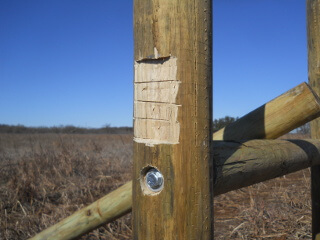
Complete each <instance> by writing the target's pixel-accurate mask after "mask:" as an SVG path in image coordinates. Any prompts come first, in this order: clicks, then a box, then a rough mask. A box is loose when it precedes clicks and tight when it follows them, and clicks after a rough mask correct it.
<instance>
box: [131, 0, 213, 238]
mask: <svg viewBox="0 0 320 240" xmlns="http://www.w3.org/2000/svg"><path fill="white" fill-rule="evenodd" d="M211 2H212V1H210V0H197V1H193V0H192V1H191V0H185V1H177V0H148V1H146V0H135V1H134V42H135V43H134V60H135V80H134V89H135V90H134V157H133V158H134V172H133V209H132V210H133V239H148V240H152V239H166V240H170V239H184V240H188V239H190V240H191V239H201V240H205V239H210V240H211V239H213V186H212V181H211V178H212V175H211V169H212V168H211V167H210V166H209V164H210V161H209V159H210V149H211V147H210V144H211V136H212V132H211V122H212V117H211V116H212V110H211V108H212V97H211V94H212V60H211V52H212V48H211V45H212V40H211V29H212V26H211V19H212V17H211V4H212V3H211ZM153 171H160V173H161V174H162V176H163V184H161V181H160V180H159V179H160V178H158V176H157V175H156V173H155V172H153ZM160 173H157V174H159V176H160ZM147 174H151V175H147ZM148 179H149V180H150V184H152V186H153V187H154V188H155V189H158V190H157V191H153V190H152V186H151V185H148V184H147V181H148ZM153 180H154V181H155V182H152V181H153Z"/></svg>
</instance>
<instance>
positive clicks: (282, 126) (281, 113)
mask: <svg viewBox="0 0 320 240" xmlns="http://www.w3.org/2000/svg"><path fill="white" fill-rule="evenodd" d="M319 110H320V101H319V98H318V95H317V94H315V92H314V91H313V90H312V89H311V88H310V87H309V85H308V84H307V83H301V84H300V85H298V86H296V87H294V88H292V89H291V90H289V91H287V92H286V93H284V94H282V95H280V96H279V97H277V98H275V99H273V100H272V101H270V102H268V103H266V104H264V105H263V106H261V107H259V108H257V109H255V110H254V111H252V112H250V113H248V114H247V115H245V116H243V117H241V118H240V119H238V120H237V121H235V122H234V123H231V124H230V125H228V126H227V127H225V128H223V129H221V130H219V131H217V132H215V133H214V134H213V140H249V139H276V138H278V137H280V136H282V135H284V134H286V133H288V132H290V131H291V130H293V129H295V128H297V127H299V126H301V125H303V124H305V123H307V122H309V121H311V120H313V119H315V118H317V117H319V116H320V114H319V113H320V112H319Z"/></svg>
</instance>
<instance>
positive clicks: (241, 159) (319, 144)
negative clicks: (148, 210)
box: [32, 140, 320, 240]
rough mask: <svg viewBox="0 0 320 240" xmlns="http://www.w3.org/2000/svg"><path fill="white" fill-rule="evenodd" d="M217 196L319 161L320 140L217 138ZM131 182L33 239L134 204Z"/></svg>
mask: <svg viewBox="0 0 320 240" xmlns="http://www.w3.org/2000/svg"><path fill="white" fill-rule="evenodd" d="M213 147H214V155H213V159H212V160H213V162H214V163H215V164H214V168H215V173H216V179H215V184H214V194H215V196H217V195H219V194H222V193H226V192H229V191H232V190H236V189H239V188H242V187H245V186H249V185H252V184H255V183H258V182H262V181H266V180H269V179H272V178H275V177H279V176H283V175H285V174H288V173H292V172H295V171H298V170H302V169H304V168H307V167H311V166H314V165H319V164H320V141H319V140H250V141H247V142H235V141H229V142H228V141H227V142H224V141H214V142H213ZM131 186H132V182H131V181H130V182H128V183H126V184H125V185H123V186H122V187H120V188H118V189H117V190H115V191H113V192H111V193H109V194H108V195H106V196H105V197H103V198H101V199H99V200H98V201H96V202H94V203H93V204H91V205H89V206H88V207H86V208H83V209H81V210H79V211H78V212H76V213H74V214H73V215H71V216H70V217H68V218H66V219H64V220H62V221H61V222H59V223H57V224H56V225H54V226H52V227H50V228H48V229H46V230H45V231H43V232H41V233H39V234H38V235H36V236H35V237H33V238H32V239H61V240H63V239H73V238H76V237H79V236H81V235H83V234H84V233H86V232H88V231H90V230H93V229H95V228H97V227H99V226H100V225H102V224H105V223H108V222H111V221H113V220H114V219H116V218H119V217H121V216H122V215H123V214H125V213H127V212H129V211H130V210H131V207H132V187H131Z"/></svg>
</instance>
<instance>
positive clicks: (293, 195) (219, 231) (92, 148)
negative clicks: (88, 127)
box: [0, 134, 311, 240]
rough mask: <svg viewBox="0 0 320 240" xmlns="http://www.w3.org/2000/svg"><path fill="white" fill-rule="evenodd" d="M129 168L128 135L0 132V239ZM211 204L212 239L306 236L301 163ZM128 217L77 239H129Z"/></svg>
mask: <svg viewBox="0 0 320 240" xmlns="http://www.w3.org/2000/svg"><path fill="white" fill-rule="evenodd" d="M287 137H290V136H287ZM303 137H305V136H294V137H291V138H303ZM131 168H132V136H131V135H111V134H110V135H105V134H100V135H98V134H97V135H88V134H83V135H77V134H69V135H58V134H0V239H27V238H29V237H32V236H33V235H35V234H36V233H38V232H39V231H41V230H43V229H45V228H47V227H49V226H50V225H52V224H54V223H56V222H58V221H59V220H61V219H63V218H65V217H66V216H68V215H70V214H72V213H73V212H75V211H76V210H78V209H80V208H82V207H84V206H86V205H88V204H90V203H92V202H93V201H95V200H97V199H98V198H100V197H102V196H104V195H105V194H106V193H108V192H110V191H111V190H113V189H116V188H117V187H119V186H120V185H122V184H123V183H125V182H126V181H128V180H130V179H131ZM214 204H215V239H219V240H220V239H227V240H228V239H278V240H280V239H311V231H310V230H311V201H310V172H309V170H308V169H306V170H304V171H300V172H297V173H293V174H290V175H287V176H284V177H281V178H277V179H274V180H270V181H267V182H264V183H259V184H256V185H254V186H250V187H247V188H243V189H240V190H237V191H233V192H230V193H227V194H223V195H221V196H218V197H217V198H215V203H214ZM130 221H131V218H130V214H129V215H127V216H124V217H122V218H121V219H119V220H117V221H115V222H113V223H110V224H107V225H105V226H103V227H100V228H99V229H97V230H95V231H93V232H91V233H89V234H87V235H86V236H83V237H82V238H81V239H92V240H93V239H121V240H122V239H131V223H130Z"/></svg>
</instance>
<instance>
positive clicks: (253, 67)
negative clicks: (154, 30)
mask: <svg viewBox="0 0 320 240" xmlns="http://www.w3.org/2000/svg"><path fill="white" fill-rule="evenodd" d="M305 11H306V10H305V1H304V0H259V1H257V0H241V1H239V0H215V1H214V17H213V18H214V39H213V40H214V64H213V65H214V118H220V117H224V116H225V115H230V116H242V115H244V114H246V113H247V112H249V111H251V110H253V109H255V108H257V107H259V106H260V105H262V104H264V103H265V102H267V101H269V100H271V99H273V98H274V97H276V96H278V95H280V94H281V93H283V92H285V91H287V90H289V89H290V88H292V87H294V86H296V85H298V84H299V83H301V82H303V81H307V80H308V79H307V43H306V13H305ZM132 20H133V7H132V1H131V0H119V1H109V0H93V1H89V0H72V1H71V0H46V1H43V0H0V124H1V123H2V124H23V125H26V126H54V125H61V124H63V125H67V124H72V125H76V126H84V127H101V126H103V125H105V124H111V125H112V126H132V112H133V23H132Z"/></svg>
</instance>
